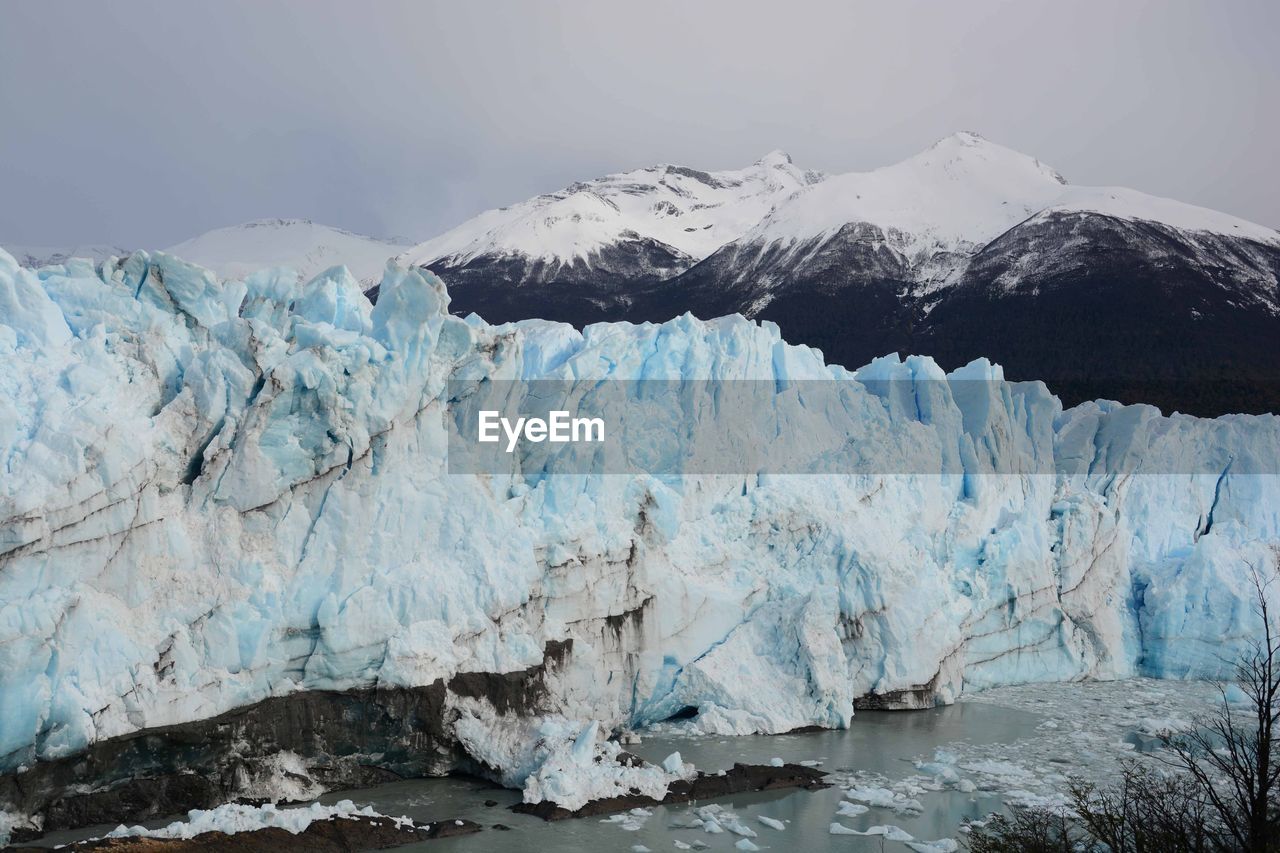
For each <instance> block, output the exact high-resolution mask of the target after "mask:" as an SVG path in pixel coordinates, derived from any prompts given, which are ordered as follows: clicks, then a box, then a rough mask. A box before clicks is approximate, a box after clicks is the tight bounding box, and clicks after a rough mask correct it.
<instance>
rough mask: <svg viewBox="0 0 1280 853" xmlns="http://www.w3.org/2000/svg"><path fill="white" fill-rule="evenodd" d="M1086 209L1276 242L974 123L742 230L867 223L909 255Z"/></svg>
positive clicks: (813, 191)
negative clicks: (1042, 156) (1065, 164)
mask: <svg viewBox="0 0 1280 853" xmlns="http://www.w3.org/2000/svg"><path fill="white" fill-rule="evenodd" d="M1047 211H1088V212H1093V213H1100V214H1102V215H1105V216H1113V217H1118V218H1122V219H1136V220H1147V221H1151V222H1160V223H1163V224H1166V225H1170V226H1172V227H1174V228H1180V229H1183V230H1188V231H1209V232H1213V233H1218V234H1226V235H1229V236H1234V237H1242V238H1247V239H1252V240H1259V241H1267V242H1280V233H1277V232H1276V231H1275V230H1274V229H1271V228H1266V227H1263V226H1261V225H1256V224H1254V223H1250V222H1246V221H1245V220H1242V219H1238V218H1236V217H1234V216H1228V215H1227V214H1223V213H1218V212H1216V211H1212V210H1206V209H1205V208H1200V207H1195V206H1193V205H1189V204H1182V203H1181V202H1176V201H1172V200H1169V199H1163V198H1157V197H1155V196H1149V195H1146V194H1145V193H1140V192H1137V191H1135V190H1129V189H1124V188H1119V187H1085V186H1072V185H1069V184H1067V181H1066V179H1065V178H1063V177H1062V176H1061V175H1060V174H1058V172H1056V171H1054V170H1053V169H1051V168H1049V167H1048V166H1046V165H1044V164H1043V163H1041V162H1040V161H1039V160H1036V159H1035V158H1033V157H1029V156H1027V155H1025V154H1020V153H1018V152H1017V151H1013V150H1012V149H1009V148H1005V147H1004V146H1002V145H997V144H995V143H992V142H989V141H987V140H986V139H983V138H982V137H981V136H978V135H977V134H974V133H957V134H953V135H952V136H948V137H946V138H945V139H942V140H940V141H939V142H937V143H936V144H934V145H933V146H932V147H930V148H929V149H927V150H925V151H923V152H921V153H920V154H917V155H916V156H914V157H911V158H908V159H907V160H904V161H902V162H900V163H897V164H894V165H892V166H886V167H884V168H880V169H876V170H874V171H870V172H851V173H848V174H844V175H836V176H834V177H832V178H830V179H828V180H826V181H824V182H822V183H821V184H819V185H817V186H814V187H811V188H809V189H807V190H806V191H804V192H802V193H797V194H796V195H795V196H793V197H792V198H790V199H788V201H787V202H786V203H785V204H783V205H780V206H779V208H778V209H777V210H776V211H774V212H773V213H772V214H770V215H769V216H767V217H766V218H765V219H764V220H763V221H762V222H760V223H759V225H757V226H756V227H755V228H753V229H752V230H751V231H750V232H748V233H747V234H746V235H744V237H743V238H742V243H743V244H746V245H754V244H765V245H768V244H772V243H774V242H777V241H781V242H783V243H794V242H807V241H811V240H815V239H819V240H820V239H823V238H826V237H830V236H831V235H833V234H834V233H835V232H836V231H838V230H839V229H840V228H842V227H843V226H845V225H847V224H849V223H862V222H865V223H870V224H872V225H876V226H878V227H880V228H881V229H882V230H883V231H884V232H885V238H886V241H887V243H888V245H889V246H890V247H892V248H894V249H896V250H898V251H901V252H903V253H904V254H906V255H907V256H908V257H909V258H911V259H913V260H917V259H922V258H925V257H927V256H928V255H931V254H933V253H935V252H939V251H956V250H960V251H969V250H972V249H974V248H977V247H980V246H983V245H985V244H986V243H988V242H990V241H991V240H993V239H995V238H996V237H998V236H1000V235H1001V234H1002V233H1004V232H1005V231H1007V230H1009V229H1010V228H1012V227H1013V226H1014V225H1017V224H1018V223H1019V222H1022V221H1023V220H1025V219H1028V218H1030V217H1032V216H1034V215H1036V214H1038V213H1041V212H1047Z"/></svg>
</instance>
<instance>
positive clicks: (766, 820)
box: [756, 815, 787, 829]
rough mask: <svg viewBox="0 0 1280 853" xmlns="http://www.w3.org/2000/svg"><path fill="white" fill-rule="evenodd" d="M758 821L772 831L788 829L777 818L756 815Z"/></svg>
mask: <svg viewBox="0 0 1280 853" xmlns="http://www.w3.org/2000/svg"><path fill="white" fill-rule="evenodd" d="M756 820H758V821H760V822H761V823H763V824H764V825H765V826H767V827H770V828H771V829H786V828H787V825H786V824H785V823H783V822H782V821H780V820H778V819H777V818H772V817H766V816H765V815H756Z"/></svg>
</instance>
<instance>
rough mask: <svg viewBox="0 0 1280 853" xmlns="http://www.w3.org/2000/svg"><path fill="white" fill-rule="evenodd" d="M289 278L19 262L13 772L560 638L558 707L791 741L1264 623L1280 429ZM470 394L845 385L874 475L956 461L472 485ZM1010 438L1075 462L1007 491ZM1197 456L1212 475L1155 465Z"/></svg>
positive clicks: (921, 370) (9, 664)
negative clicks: (778, 383)
mask: <svg viewBox="0 0 1280 853" xmlns="http://www.w3.org/2000/svg"><path fill="white" fill-rule="evenodd" d="M294 280H295V277H294V276H293V275H291V274H289V273H286V272H281V271H271V270H267V271H263V272H260V273H258V274H255V275H253V276H250V277H248V278H247V279H246V280H244V281H219V280H217V279H216V278H215V277H214V276H213V275H212V274H210V273H209V272H207V271H204V270H202V269H200V268H198V267H195V266H192V265H189V264H187V263H184V262H182V261H181V260H179V259H177V258H174V257H170V256H166V255H164V254H157V255H153V256H148V255H146V254H142V253H139V254H135V255H133V256H131V257H128V258H122V259H113V260H111V261H109V262H107V263H106V264H104V265H102V266H101V267H100V268H98V269H96V270H95V269H94V268H93V267H91V266H89V265H88V264H82V263H76V262H72V263H70V264H68V265H66V266H62V267H50V268H46V269H44V270H41V271H39V272H38V273H36V272H31V271H28V270H24V269H21V268H19V267H18V265H17V264H16V263H15V262H14V260H13V259H12V258H11V257H9V256H8V255H6V254H4V253H3V252H2V251H0V366H2V367H3V369H2V370H0V466H2V467H0V471H3V479H0V772H6V773H7V772H13V771H15V770H16V769H18V768H21V767H23V766H27V765H30V764H31V763H32V762H34V761H37V760H44V759H53V758H58V757H61V756H67V755H71V754H74V753H76V752H77V751H79V750H81V749H83V748H85V747H86V746H87V745H89V744H91V743H94V742H97V741H100V740H102V739H105V738H110V737H112V736H116V735H121V734H125V733H128V732H133V731H137V730H140V729H145V728H149V727H154V726H162V725H166V724H171V723H178V722H182V721H187V720H193V719H202V718H207V717H211V716H213V715H216V714H219V713H221V712H224V711H226V710H228V709H232V708H236V707H239V706H243V705H247V704H249V703H253V702H256V701H258V700H261V699H264V698H266V697H269V696H281V695H286V694H289V693H292V692H295V691H299V690H318V689H326V690H342V689H347V688H353V687H361V686H368V685H400V686H414V685H425V684H429V683H431V682H432V681H434V680H436V679H440V678H445V679H447V678H449V677H450V676H452V675H454V674H455V673H459V672H476V671H483V672H511V671H516V670H520V669H524V668H527V667H531V666H535V665H537V664H539V663H541V662H542V660H543V654H544V648H546V646H547V643H548V642H551V641H563V640H572V641H573V642H572V652H571V654H569V656H568V658H567V660H565V661H564V662H563V664H562V665H561V666H559V667H557V668H556V669H555V671H554V673H553V674H552V675H550V676H549V679H550V683H549V692H550V699H549V701H550V703H551V705H552V706H553V707H552V708H551V710H552V711H553V712H554V713H555V714H556V715H558V716H557V717H556V719H561V718H563V719H568V720H581V721H598V722H599V724H600V726H601V728H602V729H603V730H604V731H608V730H611V729H612V730H617V729H623V728H628V727H634V726H639V725H643V724H645V723H647V722H651V721H655V720H661V719H664V718H666V717H668V716H671V715H673V714H675V713H677V712H680V711H682V710H685V709H688V708H694V709H697V711H698V717H697V719H698V722H699V725H701V726H702V727H703V728H705V729H707V730H710V731H720V732H777V731H784V730H788V729H791V728H794V727H798V726H802V725H810V724H816V725H822V726H844V725H848V724H849V723H850V721H851V717H852V714H853V711H854V706H855V702H858V703H860V704H861V705H863V706H869V707H875V706H886V707H913V706H922V705H931V704H933V703H935V702H945V701H949V700H951V699H954V698H955V697H956V696H957V695H958V694H959V693H960V692H961V691H962V690H966V689H976V688H982V687H985V686H989V685H996V684H1007V683H1012V682H1023V681H1035V680H1051V679H1054V680H1056V679H1074V678H1081V677H1089V676H1094V677H1102V678H1111V677H1122V676H1126V675H1130V674H1134V673H1138V672H1143V673H1147V674H1153V675H1159V676H1172V677H1198V676H1212V675H1215V674H1218V673H1220V672H1221V671H1222V669H1223V660H1224V657H1229V656H1230V654H1231V652H1232V650H1233V649H1234V648H1235V647H1236V646H1238V644H1240V643H1243V642H1246V641H1247V640H1248V638H1249V637H1250V636H1251V635H1252V634H1253V632H1255V631H1256V630H1257V622H1256V618H1257V617H1256V615H1255V614H1254V613H1253V611H1252V609H1251V601H1252V594H1253V593H1252V586H1251V582H1250V566H1252V567H1255V568H1257V569H1259V570H1262V571H1265V570H1267V567H1269V566H1273V565H1274V563H1275V559H1276V557H1275V548H1276V543H1277V541H1278V540H1280V477H1277V476H1275V475H1273V474H1263V473H1257V471H1259V470H1263V469H1265V465H1264V466H1256V465H1255V466H1254V467H1253V468H1252V469H1250V468H1249V466H1247V465H1242V464H1240V461H1239V460H1240V459H1241V458H1242V456H1243V457H1249V458H1252V459H1255V460H1275V459H1280V418H1276V417H1274V416H1266V417H1228V418H1222V419H1218V420H1216V421H1198V420H1195V419H1192V418H1185V417H1177V416H1175V417H1172V418H1162V417H1161V416H1160V414H1159V412H1157V411H1156V410H1154V409H1152V408H1149V407H1143V406H1128V407H1124V406H1118V405H1115V404H1107V403H1100V404H1088V405H1084V406H1081V407H1078V408H1076V409H1073V410H1068V411H1065V412H1064V411H1062V409H1061V406H1060V405H1059V403H1058V401H1057V400H1056V399H1055V398H1054V397H1053V396H1052V395H1051V394H1050V393H1049V392H1048V391H1047V390H1046V389H1045V388H1044V387H1043V385H1040V384H1039V383H1006V382H1003V381H1001V380H1002V374H1001V372H1000V369H999V368H998V367H995V366H992V365H989V364H986V363H984V362H976V363H974V364H972V365H970V366H968V367H966V368H964V369H962V370H960V371H956V372H953V373H952V374H950V375H947V374H944V373H943V372H942V371H941V370H940V369H939V368H938V367H937V366H936V365H935V364H934V363H933V362H932V361H931V360H929V359H927V358H919V357H912V358H908V359H906V360H905V361H899V360H898V359H897V358H896V357H894V358H889V359H883V360H880V361H878V362H876V363H874V364H872V365H869V366H867V367H866V368H864V369H863V370H861V371H859V372H858V373H857V374H854V373H850V372H848V371H845V370H844V369H842V368H838V367H832V366H828V365H826V364H824V363H823V360H822V358H821V354H820V353H818V352H816V351H814V350H811V349H808V348H805V347H796V346H790V345H788V344H786V343H785V342H783V341H782V340H781V339H780V336H779V333H778V330H777V329H776V327H774V326H772V325H771V324H767V323H766V324H762V325H758V324H755V323H751V322H747V321H745V320H743V319H742V318H740V317H732V318H722V319H719V320H714V321H709V322H701V321H698V320H695V319H693V318H691V317H687V316H686V317H683V318H680V319H677V320H673V321H671V322H668V323H665V324H662V325H649V324H646V325H642V326H631V325H627V324H602V325H597V326H592V327H589V328H587V329H586V330H585V331H583V332H581V333H579V332H577V331H575V330H573V329H572V328H570V327H567V326H562V325H556V324H550V323H544V322H536V321H530V322H523V323H518V324H514V325H506V326H499V327H492V326H488V325H486V324H485V323H483V322H482V321H480V320H478V319H476V318H474V317H472V318H468V319H467V320H463V319H460V318H457V317H452V316H450V315H449V314H448V313H447V304H448V297H447V294H446V292H445V289H444V287H443V285H442V284H441V283H440V282H439V281H438V280H436V279H435V278H434V277H432V276H431V275H430V274H428V273H423V272H419V271H416V270H406V269H403V268H397V267H395V266H389V267H388V269H387V272H386V274H385V278H384V280H383V283H382V286H381V297H380V299H379V301H378V303H377V305H376V306H371V305H370V304H369V303H368V301H367V300H366V299H365V297H364V296H363V295H362V294H361V292H360V288H359V286H358V284H357V282H356V281H355V280H354V279H353V278H352V277H351V275H350V274H349V273H347V272H346V271H345V270H344V269H342V268H335V269H332V270H329V271H327V272H325V273H323V274H322V275H320V276H318V277H317V278H315V279H314V280H312V281H310V282H308V283H307V284H305V285H303V286H301V287H298V286H296V285H295V284H294ZM457 377H467V378H477V377H491V378H494V379H520V378H557V379H564V380H571V381H581V382H594V381H598V380H599V379H602V378H610V377H620V378H646V377H648V378H662V379H679V378H711V377H714V378H751V379H777V380H786V379H833V380H838V381H847V382H849V383H850V384H851V386H852V388H853V391H852V392H851V394H850V395H849V399H850V403H849V405H850V406H851V407H852V408H851V411H850V413H849V414H850V416H851V417H856V418H858V419H859V420H860V422H861V423H863V424H864V425H866V426H867V429H869V430H871V432H872V433H874V434H875V435H878V436H880V438H881V440H882V442H883V448H884V452H885V453H886V454H892V453H901V452H907V451H910V452H913V453H922V452H924V453H932V454H935V455H936V456H937V457H938V458H939V459H943V458H947V459H959V460H961V464H962V470H961V471H959V472H958V473H949V474H945V475H942V474H932V475H924V474H911V475H908V474H899V475H880V476H869V475H859V476H848V475H823V476H819V475H815V476H798V477H797V476H765V475H760V476H749V477H743V476H736V475H717V476H699V477H666V478H659V477H651V476H638V475H637V476H602V475H574V476H569V475H563V476H555V477H539V476H533V475H531V474H527V473H525V472H521V471H520V470H518V466H516V465H513V469H512V470H511V471H510V472H507V473H504V474H501V475H467V476H462V475H457V474H453V475H450V474H448V473H447V471H446V458H445V448H446V429H445V417H446V413H445V407H446V404H447V400H446V395H445V390H444V389H445V388H446V383H447V382H448V380H449V379H451V378H457ZM869 379H894V380H899V385H900V386H901V387H908V388H909V387H911V386H912V385H913V384H916V383H918V384H919V385H920V388H921V389H922V390H921V393H919V394H917V395H914V396H913V397H912V399H909V400H904V399H898V398H897V397H882V396H878V395H877V394H875V393H873V392H872V391H871V390H868V389H869V387H870V384H868V385H864V384H862V383H863V382H864V381H866V380H869ZM973 379H986V380H990V381H987V382H980V383H973V382H967V380H973ZM960 380H966V382H964V383H962V382H961V381H960ZM926 387H927V388H928V389H929V390H928V392H927V395H926V394H925V392H924V391H923V389H924V388H926ZM975 388H976V389H981V390H980V391H974V390H973V389H975ZM1139 426H1141V427H1144V429H1142V430H1139V429H1138V427H1139ZM1138 435H1141V436H1143V438H1142V440H1141V442H1139V441H1137V439H1136V438H1135V436H1138ZM1009 442H1020V443H1022V444H1025V445H1026V446H1028V447H1030V448H1031V449H1032V451H1033V452H1036V453H1046V454H1049V455H1051V456H1052V457H1053V458H1054V460H1055V461H1056V467H1058V468H1059V469H1060V473H1058V474H1057V475H1050V476H1046V475H1041V474H1026V475H999V476H997V475H990V474H984V473H983V471H984V470H985V469H984V468H983V459H984V454H990V453H994V452H996V451H997V449H998V448H999V447H1001V446H1003V445H1006V444H1008V443H1009ZM1187 448H1192V449H1194V450H1195V451H1196V452H1197V453H1202V454H1204V455H1205V456H1206V458H1209V459H1210V460H1217V461H1216V462H1214V465H1220V468H1219V469H1218V470H1208V471H1202V472H1198V473H1182V474H1174V473H1167V472H1166V473H1148V472H1144V471H1143V464H1144V462H1143V460H1144V459H1146V458H1148V457H1149V458H1151V459H1158V458H1159V457H1160V456H1161V454H1162V453H1166V452H1173V451H1174V450H1179V451H1181V450H1186V449H1187ZM1118 457H1128V458H1130V459H1133V460H1136V462H1135V464H1134V465H1133V466H1131V467H1130V468H1129V469H1126V473H1124V474H1117V473H1116V468H1115V466H1113V465H1111V464H1109V462H1110V461H1111V460H1114V459H1115V458H1118ZM1154 465H1155V463H1153V466H1154ZM1233 466H1234V467H1233ZM1156 468H1158V466H1156ZM1153 470H1155V468H1153ZM449 719H450V725H452V726H453V727H454V728H455V735H456V737H457V738H458V741H459V742H460V743H462V744H463V745H464V746H467V745H468V744H469V745H470V746H469V748H470V749H471V750H472V751H473V753H476V754H478V753H480V752H484V751H485V750H488V751H490V752H493V753H494V755H492V756H489V757H488V758H487V759H486V761H487V763H489V764H490V766H494V767H497V768H499V769H500V770H502V772H503V773H504V774H506V775H507V776H510V781H513V782H515V783H518V782H519V779H520V778H530V777H532V776H533V775H534V774H535V773H536V771H537V767H536V766H535V765H531V764H529V760H530V759H529V755H530V752H529V749H528V744H523V745H522V744H520V743H515V742H511V741H512V737H516V736H515V735H512V734H511V733H512V732H517V733H518V732H519V731H522V730H523V729H520V728H519V727H516V726H512V725H510V722H511V721H509V720H504V719H503V717H502V715H501V714H499V713H496V712H495V710H494V709H493V708H491V707H484V706H483V703H477V702H473V701H468V702H460V701H459V702H455V703H454V704H453V706H451V708H450V718H449ZM528 730H529V731H536V730H537V726H536V725H531V726H530V727H529V728H528ZM591 731H592V732H594V731H595V729H594V728H592V729H591ZM495 733H498V734H495ZM499 734H501V736H499ZM531 736H532V735H531ZM504 737H505V740H503V738H504Z"/></svg>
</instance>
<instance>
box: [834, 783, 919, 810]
mask: <svg viewBox="0 0 1280 853" xmlns="http://www.w3.org/2000/svg"><path fill="white" fill-rule="evenodd" d="M844 795H845V796H846V797H848V798H849V799H851V800H853V801H855V802H859V803H865V804H866V805H868V806H873V807H876V808H882V809H893V810H894V811H895V812H898V813H899V814H913V813H915V814H918V813H920V812H922V811H924V806H922V805H921V804H920V801H919V800H917V799H914V798H912V797H908V796H907V795H905V794H902V793H899V792H897V791H892V790H890V789H888V788H880V787H876V786H862V785H855V786H854V787H852V788H848V789H846V790H845V792H844Z"/></svg>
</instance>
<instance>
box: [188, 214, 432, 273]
mask: <svg viewBox="0 0 1280 853" xmlns="http://www.w3.org/2000/svg"><path fill="white" fill-rule="evenodd" d="M406 245H407V244H405V243H400V242H396V241H392V240H380V239H378V238H376V237H366V236H364V235H362V234H353V233H351V232H350V231H344V230H342V229H341V228H333V227H331V226H328V225H320V224H318V223H315V222H311V221H310V220H307V219H261V220H257V221H254V222H246V223H244V224H242V225H232V226H230V227H228V228H218V229H215V230H213V231H208V232H206V233H204V234H201V235H200V236H199V237H193V238H191V239H190V240H184V241H183V242H181V243H178V244H177V245H176V246H170V247H169V248H168V249H166V251H167V252H169V253H170V254H173V255H177V256H178V257H180V258H182V259H184V260H187V261H191V262H192V263H195V264H199V265H200V266H202V267H206V268H207V269H210V270H213V271H214V272H216V273H217V274H218V275H219V276H220V277H223V278H243V277H244V276H247V275H249V274H250V273H253V272H256V271H257V270H260V269H263V268H264V267H279V266H284V267H290V268H292V269H294V270H296V271H297V272H298V274H299V277H300V278H301V279H302V280H303V281H306V280H308V279H310V278H311V277H312V276H314V275H316V274H317V273H320V272H323V271H324V270H326V269H328V268H329V267H331V266H336V265H338V264H343V265H345V266H346V267H347V269H348V270H350V271H351V274H352V275H353V276H355V278H356V280H357V281H360V282H361V283H363V284H364V285H365V286H366V287H370V286H372V285H374V284H376V283H377V282H378V280H379V279H381V278H382V270H383V267H385V266H386V264H387V259H388V258H391V257H393V256H395V255H398V254H399V253H401V252H403V251H404V250H405V248H406Z"/></svg>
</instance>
